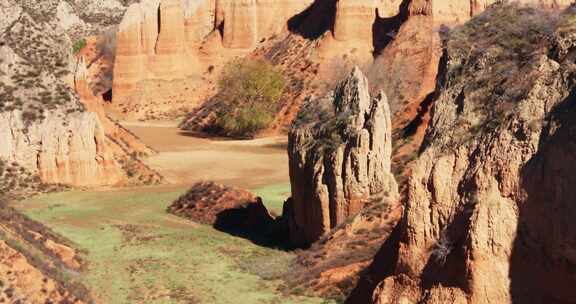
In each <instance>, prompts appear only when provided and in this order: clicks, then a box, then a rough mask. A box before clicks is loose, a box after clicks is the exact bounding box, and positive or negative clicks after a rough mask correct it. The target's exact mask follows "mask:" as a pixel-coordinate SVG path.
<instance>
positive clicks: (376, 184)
mask: <svg viewBox="0 0 576 304" xmlns="http://www.w3.org/2000/svg"><path fill="white" fill-rule="evenodd" d="M391 131H392V130H391V121H390V110H389V108H388V101H387V100H386V96H385V95H384V94H383V93H381V94H380V95H378V96H377V97H375V98H371V97H370V94H369V92H368V81H367V80H366V77H365V76H364V75H363V74H362V72H361V71H360V70H359V69H358V68H355V69H354V70H353V71H352V74H351V75H350V76H349V77H348V78H346V79H345V80H344V81H343V82H342V83H341V84H340V85H339V86H338V87H337V88H336V89H335V90H334V91H333V92H331V93H330V94H328V95H327V96H326V97H324V98H320V99H318V100H312V101H309V102H308V103H307V104H306V105H305V106H304V107H303V108H302V109H301V110H300V113H299V114H298V117H297V118H296V121H295V123H294V126H293V127H292V130H291V131H290V134H289V144H288V155H289V165H290V181H291V185H292V198H291V201H290V202H288V203H287V207H286V208H287V209H286V210H287V212H286V213H288V215H287V217H288V218H289V225H290V237H291V240H292V242H293V243H294V244H297V245H299V246H302V245H304V246H305V245H308V244H310V243H312V242H314V241H316V240H318V239H319V238H320V237H321V236H322V235H324V234H325V233H327V232H328V231H330V229H332V228H334V227H335V226H337V225H338V224H340V223H342V222H344V221H345V220H346V219H347V218H348V217H350V216H352V215H354V214H356V213H358V212H359V211H360V210H361V209H362V208H363V207H364V206H366V205H368V204H370V203H371V201H374V200H378V199H382V197H385V196H387V197H395V196H396V195H397V185H396V182H395V180H394V177H393V176H392V174H391V173H390V167H391V164H390V157H391V153H392V140H391Z"/></svg>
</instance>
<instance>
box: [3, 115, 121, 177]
mask: <svg viewBox="0 0 576 304" xmlns="http://www.w3.org/2000/svg"><path fill="white" fill-rule="evenodd" d="M0 130H1V131H0V142H1V143H2V145H1V148H0V157H2V158H4V159H7V160H9V161H15V162H17V163H19V164H21V165H22V166H23V167H25V168H26V169H28V170H30V171H32V172H37V173H38V174H39V175H40V177H41V178H42V180H43V181H44V182H48V183H60V184H68V185H77V186H96V185H114V184H116V183H119V182H120V181H121V180H122V178H123V172H122V170H121V169H120V166H119V165H118V164H117V163H116V161H115V159H114V157H113V154H112V151H111V150H110V149H109V148H108V146H107V144H106V136H105V134H104V130H103V128H102V126H101V124H100V121H99V120H98V117H97V115H96V114H94V113H86V112H83V113H80V112H79V113H72V114H65V113H62V112H60V111H55V112H51V113H49V114H48V115H47V116H46V118H45V119H44V120H43V121H42V122H40V123H36V124H33V125H31V126H26V125H25V124H24V122H23V120H22V113H21V112H19V111H14V112H8V113H2V114H0Z"/></svg>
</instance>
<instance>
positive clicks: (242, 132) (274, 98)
mask: <svg viewBox="0 0 576 304" xmlns="http://www.w3.org/2000/svg"><path fill="white" fill-rule="evenodd" d="M284 86H285V80H284V77H283V76H282V73H281V72H280V71H279V70H278V69H276V68H275V67H274V66H272V65H271V64H270V63H268V62H266V61H263V60H246V59H244V60H235V61H232V62H231V63H229V64H228V65H227V66H226V67H225V68H224V71H223V73H222V76H221V77H220V80H219V82H218V88H219V95H218V98H219V99H220V103H221V105H220V108H219V111H218V113H217V119H216V124H217V126H218V128H220V129H221V130H222V131H223V132H224V133H225V134H226V135H229V136H239V137H251V136H254V134H256V132H258V131H260V130H262V129H265V128H266V127H268V126H269V125H270V123H271V122H272V121H273V119H274V114H276V112H277V111H278V101H279V99H280V97H281V96H282V92H283V91H284Z"/></svg>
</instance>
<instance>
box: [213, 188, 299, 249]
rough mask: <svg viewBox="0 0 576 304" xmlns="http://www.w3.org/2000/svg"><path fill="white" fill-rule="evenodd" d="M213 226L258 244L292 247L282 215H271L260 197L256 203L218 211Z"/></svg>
mask: <svg viewBox="0 0 576 304" xmlns="http://www.w3.org/2000/svg"><path fill="white" fill-rule="evenodd" d="M213 227H214V228H215V229H216V230H218V231H221V232H224V233H227V234H230V235H233V236H236V237H240V238H244V239H247V240H249V241H251V242H252V243H254V244H256V245H258V246H262V247H271V248H277V249H282V250H290V249H293V247H292V246H290V244H289V240H288V226H287V225H286V224H285V222H284V220H283V219H282V217H277V218H274V217H272V216H271V215H270V214H269V213H268V210H267V209H266V207H264V205H263V204H262V200H261V199H260V198H259V199H258V203H256V204H249V205H247V206H243V207H238V208H231V209H226V210H223V211H221V212H219V213H218V214H217V215H216V221H215V222H214V224H213Z"/></svg>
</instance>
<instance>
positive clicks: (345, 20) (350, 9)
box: [334, 0, 377, 41]
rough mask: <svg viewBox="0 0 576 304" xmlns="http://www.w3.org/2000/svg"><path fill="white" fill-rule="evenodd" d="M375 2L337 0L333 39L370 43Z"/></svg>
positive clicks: (374, 0)
mask: <svg viewBox="0 0 576 304" xmlns="http://www.w3.org/2000/svg"><path fill="white" fill-rule="evenodd" d="M376 7H377V3H376V0H339V1H338V2H337V4H336V20H335V22H334V38H335V39H336V40H340V41H350V40H361V41H372V25H373V24H374V20H375V18H376Z"/></svg>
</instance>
